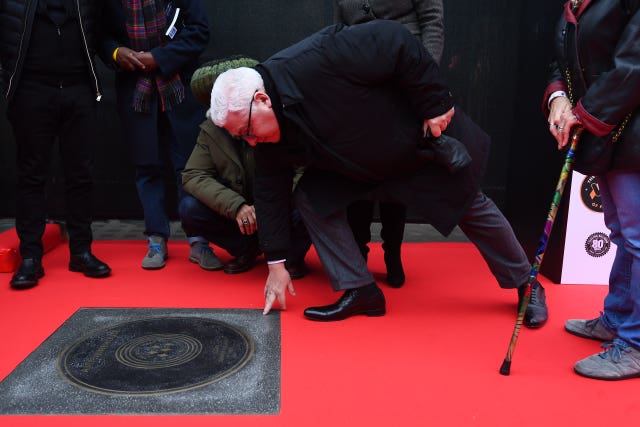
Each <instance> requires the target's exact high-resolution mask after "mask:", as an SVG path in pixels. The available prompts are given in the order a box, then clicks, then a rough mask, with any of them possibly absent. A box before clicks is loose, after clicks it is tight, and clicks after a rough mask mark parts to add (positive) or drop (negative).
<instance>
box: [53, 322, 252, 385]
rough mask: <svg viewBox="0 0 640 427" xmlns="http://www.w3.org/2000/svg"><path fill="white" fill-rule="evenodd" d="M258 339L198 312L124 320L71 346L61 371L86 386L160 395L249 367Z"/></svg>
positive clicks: (62, 357)
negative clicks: (201, 315) (204, 316)
mask: <svg viewBox="0 0 640 427" xmlns="http://www.w3.org/2000/svg"><path fill="white" fill-rule="evenodd" d="M253 351H254V349H253V340H252V339H251V337H249V336H248V335H247V334H246V333H244V332H243V331H241V330H240V329H238V328H236V327H234V326H231V325H229V324H226V323H223V322H219V321H215V320H210V319H202V318H197V317H193V318H192V317H162V318H149V319H143V320H138V321H132V322H126V323H120V324H117V325H114V326H112V327H109V328H106V329H102V330H98V331H95V332H94V333H92V334H91V335H88V336H85V337H83V338H81V339H79V340H78V341H76V342H74V343H72V344H71V345H70V346H69V347H67V348H66V349H65V350H64V351H63V352H62V353H61V354H60V356H59V357H58V370H59V371H60V373H61V374H62V375H63V377H64V378H65V379H67V380H68V381H70V382H71V383H72V384H74V385H76V386H79V387H81V388H84V389H87V390H90V391H93V392H98V393H107V394H142V395H144V394H159V393H171V392H177V391H182V390H188V389H192V388H196V387H202V386H205V385H207V384H211V383H213V382H215V381H219V380H221V379H223V378H225V377H227V376H229V375H231V374H233V373H235V372H237V371H238V370H240V369H241V368H242V367H244V366H245V365H246V364H247V363H248V362H249V360H250V359H251V357H252V356H253Z"/></svg>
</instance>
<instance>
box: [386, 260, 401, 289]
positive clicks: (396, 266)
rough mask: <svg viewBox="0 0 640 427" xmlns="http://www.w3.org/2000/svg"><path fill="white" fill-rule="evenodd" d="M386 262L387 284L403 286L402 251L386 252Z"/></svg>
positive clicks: (396, 286) (394, 286)
mask: <svg viewBox="0 0 640 427" xmlns="http://www.w3.org/2000/svg"><path fill="white" fill-rule="evenodd" d="M384 264H385V265H386V266H387V284H388V285H389V286H391V287H392V288H401V287H402V285H404V280H405V276H404V269H403V268H402V259H401V258H400V253H399V252H398V253H389V252H385V253H384Z"/></svg>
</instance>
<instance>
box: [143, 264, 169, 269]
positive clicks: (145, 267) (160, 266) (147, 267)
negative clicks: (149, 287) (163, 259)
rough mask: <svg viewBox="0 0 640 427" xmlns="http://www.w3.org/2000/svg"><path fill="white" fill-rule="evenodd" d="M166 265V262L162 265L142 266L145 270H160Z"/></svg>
mask: <svg viewBox="0 0 640 427" xmlns="http://www.w3.org/2000/svg"><path fill="white" fill-rule="evenodd" d="M165 265H166V264H162V265H159V266H153V267H149V266H144V265H143V266H142V268H143V269H144V270H160V269H161V268H164V267H165Z"/></svg>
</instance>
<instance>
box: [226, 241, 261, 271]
mask: <svg viewBox="0 0 640 427" xmlns="http://www.w3.org/2000/svg"><path fill="white" fill-rule="evenodd" d="M260 253H261V252H260V249H259V247H258V246H257V245H256V246H253V247H251V248H249V250H248V251H247V252H246V253H244V254H242V255H240V256H239V257H236V258H234V259H232V260H231V261H229V263H228V264H227V265H225V266H224V272H225V273H227V274H238V273H244V272H245V271H249V270H251V269H252V268H253V266H254V264H255V263H256V258H258V256H260Z"/></svg>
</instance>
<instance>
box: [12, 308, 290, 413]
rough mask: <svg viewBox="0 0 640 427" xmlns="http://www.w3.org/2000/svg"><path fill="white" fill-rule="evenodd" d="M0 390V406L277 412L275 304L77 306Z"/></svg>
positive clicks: (78, 410)
mask: <svg viewBox="0 0 640 427" xmlns="http://www.w3.org/2000/svg"><path fill="white" fill-rule="evenodd" d="M0 396H2V398H0V415H9V414H85V415H88V414H96V415H100V414H126V415H130V414H277V413H278V412H279V410H280V313H279V311H274V312H272V313H270V314H269V315H268V316H264V315H263V314H262V310H260V309H233V308H232V309H207V308H81V309H79V310H78V311H76V312H75V313H73V315H72V316H71V317H69V318H68V319H67V320H66V321H65V322H64V323H62V324H61V325H60V326H59V327H58V329H56V330H55V332H54V333H53V334H52V335H51V336H50V337H49V338H47V339H46V340H45V341H44V342H43V343H42V344H41V345H39V346H38V347H37V348H35V349H34V350H33V352H32V353H31V354H29V355H28V356H27V357H26V359H24V360H23V361H22V362H21V363H20V364H19V365H18V366H17V367H16V368H15V369H14V370H13V371H12V372H11V373H10V374H9V375H8V376H7V377H6V378H5V379H4V380H2V381H0Z"/></svg>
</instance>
